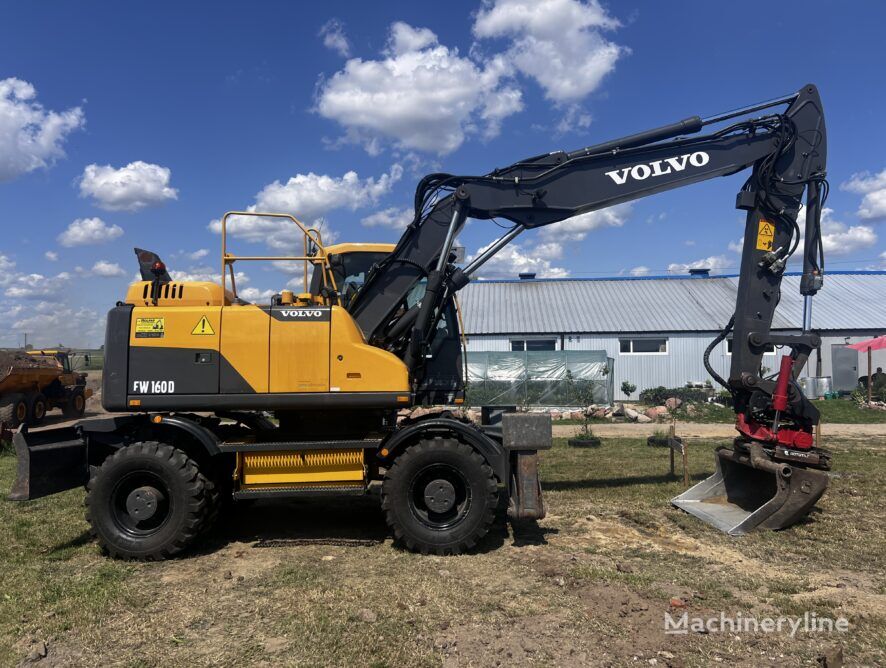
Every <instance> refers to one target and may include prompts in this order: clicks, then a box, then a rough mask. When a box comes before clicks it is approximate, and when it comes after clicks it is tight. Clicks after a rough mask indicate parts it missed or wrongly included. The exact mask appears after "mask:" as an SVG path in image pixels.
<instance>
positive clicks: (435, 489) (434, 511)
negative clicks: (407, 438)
mask: <svg viewBox="0 0 886 668" xmlns="http://www.w3.org/2000/svg"><path fill="white" fill-rule="evenodd" d="M470 508H471V487H470V485H468V481H467V479H466V478H465V477H464V475H462V473H461V471H459V470H458V469H457V468H455V467H454V466H450V465H449V464H442V463H438V464H431V465H430V466H426V467H425V468H423V469H422V470H421V471H419V472H418V474H417V475H416V476H415V477H414V478H413V480H412V484H411V485H410V487H409V509H410V511H411V512H412V514H413V515H414V516H415V518H416V519H417V520H418V521H419V522H421V523H422V524H423V525H425V526H426V527H428V528H430V529H435V530H443V529H450V528H452V527H453V526H455V525H456V524H458V523H459V522H461V521H463V520H464V518H465V517H466V516H467V514H468V511H469V510H470Z"/></svg>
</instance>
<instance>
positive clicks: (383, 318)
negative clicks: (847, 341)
mask: <svg viewBox="0 0 886 668" xmlns="http://www.w3.org/2000/svg"><path fill="white" fill-rule="evenodd" d="M784 106H786V107H787V108H786V109H784V108H783V107H784ZM755 112H766V113H765V114H763V115H759V116H755V117H749V115H750V114H753V113H755ZM726 121H732V122H731V124H728V125H725V122H726ZM708 126H719V129H715V130H713V131H711V132H709V133H708V134H699V133H701V131H702V130H703V129H704V128H706V127H708ZM826 159H827V140H826V131H825V123H824V113H823V109H822V105H821V100H820V98H819V94H818V91H817V89H816V88H815V86H813V85H806V86H804V87H803V88H802V89H800V90H799V91H798V92H797V93H794V94H792V95H788V96H785V97H783V98H779V99H777V100H772V101H769V102H765V103H761V104H758V105H754V106H751V107H747V108H744V109H739V110H736V111H734V112H729V113H726V114H721V115H718V116H714V117H710V118H706V119H702V118H699V117H697V116H695V117H691V118H688V119H686V120H683V121H679V122H677V123H672V124H670V125H667V126H664V127H661V128H657V129H653V130H648V131H645V132H642V133H639V134H635V135H631V136H628V137H623V138H621V139H617V140H613V141H609V142H606V143H603V144H598V145H596V146H590V147H587V148H583V149H580V150H577V151H572V152H569V153H566V152H554V153H549V154H545V155H540V156H536V157H533V158H528V159H526V160H521V161H519V162H517V163H514V164H513V165H510V166H509V167H505V168H503V169H496V170H494V171H493V172H491V173H489V174H486V175H483V176H455V175H451V174H431V175H429V176H427V177H425V178H424V179H423V180H422V181H421V182H420V184H419V186H418V188H417V189H416V198H415V212H416V213H415V218H414V220H413V222H412V223H411V224H410V225H409V226H408V227H407V229H406V231H405V232H404V234H403V236H402V237H401V239H400V241H399V243H398V244H397V246H396V248H395V250H394V251H393V252H392V253H391V254H390V255H389V256H388V257H387V258H386V259H385V260H383V261H382V262H380V263H379V264H377V265H376V266H375V267H374V268H373V270H372V271H371V272H370V274H369V276H368V278H367V281H366V283H365V284H364V286H363V287H362V289H361V290H360V292H359V293H358V294H357V296H356V298H355V299H354V300H353V301H352V303H351V306H350V311H351V313H352V315H353V316H354V318H355V319H356V321H357V323H358V324H359V325H360V327H361V328H362V329H363V332H364V334H365V335H366V337H367V339H368V340H369V341H370V342H372V343H374V344H375V345H378V346H380V347H385V348H387V349H389V350H392V351H394V352H396V353H397V354H399V355H401V357H402V359H403V360H404V362H406V364H407V366H408V367H409V369H410V372H411V374H412V376H413V378H414V379H415V381H416V382H418V381H420V379H421V378H422V375H423V373H424V371H425V367H426V364H427V359H428V358H429V354H428V351H429V349H430V343H431V341H432V340H433V337H434V335H435V333H436V331H437V323H438V321H439V319H440V317H441V315H442V313H443V312H444V309H445V307H446V305H447V303H448V302H449V300H451V297H452V295H453V294H454V293H455V292H456V291H457V290H459V289H460V288H462V287H464V285H466V284H467V283H468V282H469V280H470V276H471V274H473V273H474V272H476V271H477V270H478V269H479V267H480V266H482V264H483V263H484V262H486V261H487V260H488V259H489V258H490V257H492V256H493V255H494V254H495V253H496V252H498V251H499V250H501V248H503V247H504V246H505V245H507V244H508V243H509V242H510V241H511V240H513V239H514V238H515V237H516V236H517V235H519V234H520V233H521V232H523V231H524V230H526V229H531V228H536V227H541V226H545V225H551V224H554V223H557V222H559V221H562V220H565V219H567V218H571V217H573V216H576V215H579V214H582V213H586V212H589V211H595V210H598V209H602V208H605V207H609V206H613V205H615V204H618V203H621V202H627V201H631V200H635V199H639V198H642V197H646V196H648V195H653V194H655V193H659V192H664V191H666V190H673V189H675V188H680V187H683V186H686V185H689V184H693V183H697V182H700V181H705V180H708V179H712V178H714V177H718V176H727V175H730V174H735V173H737V172H740V171H742V170H746V169H750V170H751V172H750V175H749V177H748V179H747V181H746V182H745V184H744V186H743V187H742V189H741V191H740V192H739V193H738V195H737V199H736V206H737V208H739V209H743V210H746V211H747V217H746V226H745V235H744V248H743V252H742V259H741V272H740V278H739V284H738V297H737V302H736V306H735V314H734V316H733V317H732V319H731V320H730V321H729V323H725V328H724V330H723V332H722V333H721V335H720V336H718V337H717V338H716V339H715V340H714V342H713V343H712V344H711V347H710V348H709V350H708V353H707V354H706V356H705V363H706V366H707V368H708V370H709V372H710V373H711V375H712V376H713V377H714V378H715V379H716V380H718V382H721V384H723V385H724V387H726V388H727V389H728V390H729V391H730V392H731V393H732V395H733V402H734V406H735V410H736V414H737V421H736V427H737V429H738V430H739V433H740V436H739V440H738V442H737V445H736V453H737V454H735V456H734V457H733V459H731V460H729V461H730V462H731V463H732V464H735V463H736V462H738V464H737V465H739V466H747V467H751V468H757V469H758V470H766V471H768V472H769V473H773V472H774V471H775V470H776V468H778V467H776V468H773V467H772V466H770V467H768V468H766V467H764V469H759V466H763V465H764V464H763V462H764V459H765V460H766V462H769V463H770V464H771V463H772V461H773V458H775V459H779V460H781V461H790V462H793V463H794V464H796V465H798V466H799V465H809V466H813V467H816V466H818V467H819V468H826V467H827V454H826V453H823V452H822V451H814V448H812V441H813V439H812V430H813V427H814V426H815V425H816V424H817V423H818V418H819V416H818V411H817V410H816V409H815V408H814V406H813V405H812V404H811V403H810V402H809V401H808V400H806V399H805V397H804V396H803V395H802V393H801V392H800V391H799V387H798V386H797V383H796V378H797V376H798V374H799V373H800V371H801V369H802V368H803V365H804V364H805V362H806V360H807V358H808V356H809V354H810V352H811V350H812V349H814V348H816V347H817V346H818V345H819V344H820V339H819V337H818V336H817V335H816V334H814V333H813V332H812V331H810V324H809V319H808V317H804V328H803V332H802V333H801V334H798V335H784V334H774V333H772V332H771V329H770V328H771V325H772V319H773V316H774V313H775V308H776V306H777V305H778V302H779V299H780V288H781V282H782V276H783V272H784V269H785V266H786V264H787V262H788V259H789V257H790V256H791V255H793V254H794V253H795V252H796V251H798V250H800V249H799V244H800V243H801V238H803V237H805V243H804V247H803V248H802V249H801V252H802V257H803V271H804V273H803V278H802V281H801V292H802V293H803V295H804V296H805V297H806V299H807V312H809V299H810V298H811V296H812V295H813V294H815V293H816V292H817V291H818V289H819V288H820V287H821V284H822V273H823V258H822V253H821V233H820V216H821V208H822V204H823V200H824V198H825V197H826V193H827V181H826V180H825V176H826ZM804 192H805V194H806V196H807V200H806V220H805V223H804V227H805V234H801V231H800V226H799V225H798V223H797V216H798V212H799V210H800V207H801V204H802V203H803V199H802V198H803V195H804ZM468 217H471V218H475V219H492V218H501V219H506V220H509V221H511V222H512V223H513V227H512V228H511V229H510V230H508V231H507V233H506V234H504V235H503V236H502V237H501V238H500V239H499V240H498V241H496V242H494V243H493V244H492V245H490V246H489V247H487V248H486V249H485V250H484V251H482V252H481V253H479V254H478V255H477V256H476V257H475V258H473V260H472V261H471V262H470V263H469V264H468V265H467V266H466V267H464V268H463V269H462V268H458V267H455V266H454V265H453V264H451V249H452V243H453V241H454V239H455V238H456V236H457V235H458V233H459V231H460V230H461V229H462V226H463V225H464V222H465V220H466V219H467V218H468ZM421 282H424V285H425V292H424V296H423V297H422V299H421V302H420V303H418V304H415V305H413V306H412V307H411V308H407V304H406V297H407V296H408V295H409V294H410V293H412V291H413V290H414V289H415V288H416V286H417V285H418V284H419V283H421ZM730 332H731V333H732V337H733V354H732V362H731V369H730V373H729V377H728V379H723V378H721V377H720V376H719V375H718V374H717V373H716V371H714V369H713V368H712V367H711V366H710V364H709V362H708V357H709V355H710V351H711V349H712V348H713V347H714V346H715V345H717V344H718V343H720V342H722V341H723V340H724V339H726V338H727V336H728V335H729V334H730ZM772 345H776V346H783V347H785V348H787V349H789V350H790V354H789V356H786V357H788V359H787V361H785V362H783V363H782V365H781V367H780V375H778V376H777V377H769V378H767V377H764V375H763V373H762V372H761V362H762V359H763V354H764V352H765V350H766V349H767V348H768V347H769V346H772ZM748 444H751V445H753V450H752V451H751V450H748V447H749V446H748ZM760 448H763V450H762V451H761V450H760ZM721 459H722V458H721ZM733 460H734V461H733ZM718 464H719V460H718ZM773 466H775V465H773ZM790 469H791V466H790V465H787V467H786V468H785V467H781V468H778V471H780V472H781V474H784V472H786V471H789V470H790ZM731 478H733V479H734V478H736V476H735V475H731ZM781 482H782V483H783V485H782V486H783V487H784V485H786V484H787V483H785V482H784V480H782V481H781ZM804 485H805V486H806V488H807V489H809V488H810V485H809V483H808V481H806V482H805V483H804ZM822 485H824V486H826V478H825V479H824V482H823V483H822V480H821V479H817V481H816V484H815V485H812V487H813V488H814V489H812V490H811V493H809V494H806V496H805V497H804V500H805V501H808V500H809V499H812V502H811V503H814V502H815V500H816V499H817V498H818V496H820V495H821V492H823V491H824V487H823V486H822ZM788 491H790V490H788ZM816 494H817V496H816ZM727 496H728V494H727ZM764 496H765V495H764ZM787 497H790V498H793V497H792V495H791V494H787ZM813 497H814V498H813ZM795 501H796V499H795ZM769 505H770V506H771V505H772V503H770V504H769ZM776 505H778V504H776ZM800 505H803V504H800ZM810 505H811V504H810ZM681 507H682V506H681ZM798 507H799V506H798ZM757 509H758V508H756V509H755V511H756V510H757ZM782 510H784V509H782ZM801 510H802V509H801ZM805 510H808V508H805ZM742 512H744V511H741V512H738V514H739V515H741V513H742ZM767 513H768V516H769V519H770V521H771V517H772V516H773V514H775V515H776V516H788V515H790V516H791V518H792V519H791V521H795V520H796V517H794V516H795V515H797V513H793V514H792V513H784V512H783V513H781V515H778V513H777V512H775V511H772V512H769V511H766V512H759V513H757V516H762V515H767ZM752 514H753V513H752ZM699 516H701V514H700V513H699ZM757 516H755V518H754V519H753V520H748V519H747V518H745V520H746V521H745V528H747V524H749V523H750V524H753V523H754V522H756V523H764V520H765V519H766V518H765V517H763V519H758V517H757ZM732 519H733V518H732V517H730V519H729V520H728V521H732ZM785 521H787V520H785ZM721 524H722V522H721ZM776 524H778V523H777V522H776ZM770 525H771V524H770ZM773 528H779V527H777V526H775V527H773Z"/></svg>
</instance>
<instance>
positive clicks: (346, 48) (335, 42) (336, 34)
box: [318, 19, 351, 58]
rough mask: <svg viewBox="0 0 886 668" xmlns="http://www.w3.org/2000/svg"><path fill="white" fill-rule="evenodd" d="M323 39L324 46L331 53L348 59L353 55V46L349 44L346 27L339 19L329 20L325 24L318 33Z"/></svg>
mask: <svg viewBox="0 0 886 668" xmlns="http://www.w3.org/2000/svg"><path fill="white" fill-rule="evenodd" d="M318 35H319V36H320V37H322V38H323V46H325V47H326V48H327V49H329V50H330V51H335V52H336V53H337V54H338V55H340V56H341V57H342V58H348V57H350V55H351V44H350V42H348V36H347V35H345V26H344V24H343V23H342V22H341V21H339V20H338V19H329V20H328V21H327V22H326V23H324V24H323V27H322V28H320V32H319V33H318Z"/></svg>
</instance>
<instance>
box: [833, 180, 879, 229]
mask: <svg viewBox="0 0 886 668" xmlns="http://www.w3.org/2000/svg"><path fill="white" fill-rule="evenodd" d="M840 189H841V190H848V191H849V192H853V193H856V194H859V195H864V197H863V198H862V200H861V204H860V205H859V207H858V217H859V218H861V219H862V220H878V219H883V218H886V169H884V170H883V171H882V172H880V173H879V174H871V173H870V172H861V173H859V174H853V175H852V177H851V178H850V179H849V180H848V181H846V182H845V183H842V184H840Z"/></svg>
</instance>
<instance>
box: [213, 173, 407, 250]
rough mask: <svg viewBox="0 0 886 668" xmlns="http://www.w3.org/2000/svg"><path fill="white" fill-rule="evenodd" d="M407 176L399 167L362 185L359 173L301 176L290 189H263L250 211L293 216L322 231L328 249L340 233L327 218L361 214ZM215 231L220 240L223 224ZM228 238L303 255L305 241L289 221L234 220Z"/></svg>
mask: <svg viewBox="0 0 886 668" xmlns="http://www.w3.org/2000/svg"><path fill="white" fill-rule="evenodd" d="M402 175H403V168H402V167H400V165H393V166H392V167H391V170H390V172H389V173H387V174H383V175H382V176H380V177H379V178H377V179H376V178H372V177H369V178H365V179H361V178H360V177H359V176H358V175H357V172H353V171H351V172H347V173H345V174H344V175H343V176H341V177H334V176H327V175H325V174H314V173H313V172H309V173H308V174H296V175H295V176H293V177H292V178H290V179H289V180H288V181H287V182H286V183H281V182H280V181H274V182H273V183H271V184H269V185H267V186H265V187H264V188H262V190H261V191H260V192H259V193H258V194H257V195H256V196H255V204H254V205H252V206H250V207H249V208H248V210H249V211H260V212H269V213H270V212H273V213H290V214H292V215H293V216H295V217H296V218H297V219H298V220H300V221H301V222H302V223H303V224H305V225H306V226H308V227H315V228H320V229H321V232H322V235H323V242H324V243H325V244H327V243H330V242H331V241H333V240H334V238H335V234H334V231H333V230H330V229H329V227H328V225H325V224H324V223H325V220H324V217H325V216H326V215H327V214H329V213H330V212H331V211H334V210H337V209H345V210H350V211H356V210H357V209H360V208H363V207H367V206H372V205H374V204H376V203H377V202H378V200H379V198H381V197H382V196H383V195H386V194H387V193H388V192H390V190H391V187H392V186H393V185H394V183H396V182H397V181H398V180H399V179H400V177H401V176H402ZM209 229H210V230H212V231H213V232H215V233H218V234H220V233H221V221H220V220H213V221H212V222H211V223H210V224H209ZM227 233H228V236H229V237H235V238H238V239H243V240H244V241H248V242H250V243H265V244H267V245H268V246H270V247H271V248H273V249H275V250H277V251H286V252H288V253H292V254H301V253H302V252H303V239H304V236H303V235H302V233H301V231H299V229H298V228H297V227H296V226H295V225H294V224H293V223H292V221H289V220H286V219H279V218H259V217H255V216H233V217H231V218H230V219H228V225H227Z"/></svg>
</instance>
